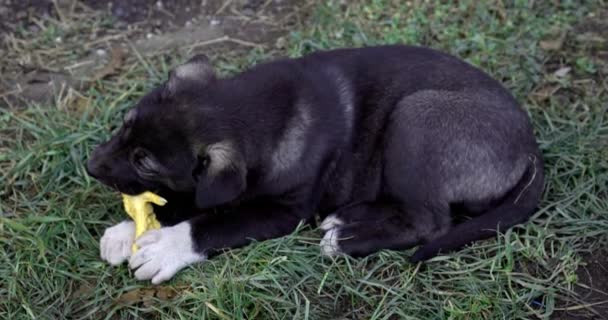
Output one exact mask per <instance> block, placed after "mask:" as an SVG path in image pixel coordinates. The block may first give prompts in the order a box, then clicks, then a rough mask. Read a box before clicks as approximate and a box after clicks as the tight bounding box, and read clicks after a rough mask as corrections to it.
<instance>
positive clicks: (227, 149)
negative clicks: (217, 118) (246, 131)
mask: <svg viewBox="0 0 608 320" xmlns="http://www.w3.org/2000/svg"><path fill="white" fill-rule="evenodd" d="M201 160H202V159H201ZM201 160H199V161H201ZM202 161H206V164H205V165H203V166H199V167H200V169H199V170H198V171H199V172H197V173H195V178H196V179H198V181H197V185H196V206H197V207H199V208H201V209H205V208H210V207H214V206H218V205H221V204H224V203H228V202H230V201H232V200H234V199H236V198H237V197H238V196H239V195H240V194H241V193H242V192H243V191H245V188H246V187H247V167H246V164H245V161H244V159H243V157H242V156H241V154H240V153H239V152H237V151H236V150H235V149H234V148H233V147H232V145H231V144H230V143H228V142H220V143H216V144H213V145H211V146H209V147H207V150H206V158H205V159H204V160H202Z"/></svg>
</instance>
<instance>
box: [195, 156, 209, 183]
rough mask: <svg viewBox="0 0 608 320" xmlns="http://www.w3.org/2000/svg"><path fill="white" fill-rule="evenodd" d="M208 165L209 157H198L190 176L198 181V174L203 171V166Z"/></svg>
mask: <svg viewBox="0 0 608 320" xmlns="http://www.w3.org/2000/svg"><path fill="white" fill-rule="evenodd" d="M208 166H209V157H208V156H204V157H198V158H197V161H196V166H195V167H194V171H193V172H192V177H193V178H194V180H196V181H198V176H199V175H200V174H201V173H202V172H203V170H204V169H205V168H207V167H208Z"/></svg>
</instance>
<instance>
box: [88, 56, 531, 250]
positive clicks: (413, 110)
mask: <svg viewBox="0 0 608 320" xmlns="http://www.w3.org/2000/svg"><path fill="white" fill-rule="evenodd" d="M135 110H136V112H135V114H132V115H131V117H133V119H130V120H129V121H128V122H126V123H125V124H124V125H123V128H122V129H121V131H120V132H119V133H118V134H117V135H116V136H114V137H113V138H112V139H111V140H110V141H108V142H107V143H105V144H102V145H101V146H99V147H98V148H97V149H96V150H95V151H94V152H93V154H92V156H91V159H90V161H89V162H88V165H87V168H88V172H89V173H90V174H91V175H92V176H94V177H96V178H98V179H99V180H100V181H102V182H103V183H105V184H107V185H109V186H111V187H114V188H116V189H118V190H120V191H121V192H125V193H131V194H136V193H139V192H142V191H144V190H152V191H155V192H158V193H160V194H161V195H163V196H165V197H166V198H168V200H169V204H168V205H167V206H166V207H163V208H157V213H158V216H159V219H160V220H161V221H162V222H163V223H164V224H166V225H171V224H175V223H178V222H180V221H183V220H187V219H189V222H190V223H191V224H192V237H193V240H194V242H195V244H196V249H197V250H198V251H199V252H201V253H203V252H204V253H207V254H215V253H216V252H219V250H221V249H224V248H234V247H238V246H242V245H245V244H247V243H249V242H250V241H251V239H256V240H264V239H269V238H274V237H280V236H283V235H286V234H288V233H290V232H292V231H293V230H294V228H295V227H296V226H297V224H298V223H299V222H300V221H302V220H304V221H312V217H313V215H314V214H315V213H319V214H320V215H321V217H322V218H324V217H325V216H327V215H329V214H331V213H335V214H336V216H337V217H338V218H339V219H340V220H341V221H342V222H343V224H342V225H341V226H339V227H337V228H339V229H337V230H339V235H340V238H341V240H340V241H339V242H338V244H339V247H340V249H341V251H343V252H345V253H347V254H352V255H355V256H363V255H367V254H370V253H373V252H375V251H377V250H380V249H383V248H388V249H406V248H410V247H413V246H416V245H422V247H421V248H420V249H419V250H418V251H417V252H416V254H415V255H414V256H413V258H412V260H414V261H420V260H426V259H428V258H430V257H433V256H434V255H436V254H437V253H438V252H439V251H449V250H453V249H457V248H459V247H461V246H463V245H465V244H468V243H470V242H471V241H474V240H478V239H483V238H487V237H491V236H493V235H495V234H496V229H497V227H499V226H500V230H504V229H505V228H508V227H511V226H513V225H515V224H517V223H521V222H524V221H525V220H526V219H527V218H528V217H529V216H530V215H531V214H532V213H533V212H534V211H535V209H536V206H537V205H538V201H539V198H540V196H541V192H542V190H543V160H542V156H541V153H540V152H539V149H538V147H537V144H536V141H535V138H534V135H533V131H532V127H531V125H530V121H529V119H528V117H527V114H526V113H525V112H524V111H523V110H522V109H521V108H520V107H519V105H518V103H517V102H516V101H515V99H514V98H513V97H512V96H511V95H510V94H509V93H508V92H507V91H506V90H505V89H504V88H503V87H502V86H501V85H500V84H499V83H498V82H497V81H495V80H493V79H492V78H490V77H489V76H488V75H486V74H485V73H483V72H481V71H480V70H478V69H476V68H474V67H472V66H471V65H469V64H467V63H465V62H463V61H461V60H459V59H457V58H455V57H452V56H450V55H447V54H444V53H440V52H437V51H435V50H431V49H428V48H420V47H411V46H381V47H371V48H363V49H341V50H333V51H327V52H317V53H313V54H310V55H307V56H305V57H302V58H299V59H283V60H278V61H274V62H270V63H265V64H260V65H258V66H255V67H253V68H251V69H250V70H248V71H245V72H243V73H241V74H238V75H236V76H234V77H232V78H227V79H218V78H217V77H216V76H215V74H214V73H213V69H212V68H211V67H210V65H209V63H208V61H207V59H206V58H204V57H200V56H199V57H195V58H193V59H192V60H190V61H189V62H187V63H186V64H184V65H182V66H179V67H178V68H177V69H175V70H174V71H173V72H172V73H171V74H170V78H169V80H168V81H167V83H166V84H164V85H163V86H161V87H159V88H157V89H155V90H153V91H152V92H150V93H149V94H147V95H146V96H145V97H143V99H142V100H141V101H140V102H139V103H138V104H137V106H136V107H135ZM135 148H141V149H143V150H145V152H147V154H148V155H149V157H148V158H146V161H148V164H149V165H148V167H145V166H144V165H143V164H142V160H141V157H140V158H138V160H133V159H132V158H133V156H132V153H133V150H134V149H135ZM139 166H143V168H138V167H139ZM136 168H138V169H136ZM146 170H147V171H146ZM141 171H143V172H145V174H142V173H141ZM150 174H152V175H150ZM455 208H458V210H455ZM456 211H458V213H465V214H466V215H467V216H469V217H471V218H470V219H469V220H466V221H464V222H461V223H456V222H455V220H454V219H456V218H457V217H456Z"/></svg>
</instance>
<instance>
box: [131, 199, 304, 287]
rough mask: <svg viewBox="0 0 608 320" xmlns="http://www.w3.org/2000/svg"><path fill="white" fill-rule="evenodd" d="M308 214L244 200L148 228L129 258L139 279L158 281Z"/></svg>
mask: <svg viewBox="0 0 608 320" xmlns="http://www.w3.org/2000/svg"><path fill="white" fill-rule="evenodd" d="M310 215H312V211H308V212H304V211H303V210H297V209H294V208H293V207H287V206H283V205H277V204H245V205H243V206H242V207H240V208H238V209H236V210H234V211H231V212H223V213H215V214H204V215H200V216H197V217H195V218H192V219H190V220H187V221H184V222H181V223H179V224H177V225H175V226H172V227H166V228H161V229H159V230H151V231H148V232H146V233H145V234H144V235H142V236H141V237H140V238H139V239H137V241H136V244H137V245H138V246H139V247H140V249H139V250H138V251H137V253H135V254H134V255H133V256H132V257H131V259H130V260H129V266H130V267H131V268H132V269H137V270H136V271H135V277H136V278H137V279H139V280H145V279H152V283H154V284H158V283H160V282H163V281H165V280H168V279H170V278H171V277H173V275H175V273H177V272H178V271H179V270H181V269H182V268H184V267H186V266H188V265H190V264H193V263H195V262H202V261H205V260H206V259H207V258H208V257H209V256H212V255H215V254H217V253H219V252H220V251H221V250H222V249H228V248H237V247H241V246H244V245H246V244H248V243H249V242H251V240H252V239H254V240H265V239H270V238H276V237H281V236H284V235H287V234H289V233H291V232H292V231H293V230H294V229H295V228H296V227H297V225H298V223H299V222H300V221H301V220H303V219H307V218H308V217H310Z"/></svg>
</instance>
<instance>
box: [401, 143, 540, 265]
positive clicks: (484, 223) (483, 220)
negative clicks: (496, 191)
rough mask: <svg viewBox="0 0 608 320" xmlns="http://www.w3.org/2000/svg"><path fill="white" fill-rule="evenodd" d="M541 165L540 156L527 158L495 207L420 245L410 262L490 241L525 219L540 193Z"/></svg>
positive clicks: (534, 209) (534, 206) (534, 205)
mask: <svg viewBox="0 0 608 320" xmlns="http://www.w3.org/2000/svg"><path fill="white" fill-rule="evenodd" d="M542 162H543V161H542V158H541V157H540V156H537V155H530V165H529V166H528V168H527V169H526V172H525V173H524V174H523V176H522V178H521V179H520V180H519V182H518V183H517V185H515V187H514V188H513V189H512V190H511V191H509V193H508V194H507V195H506V196H505V197H504V199H503V201H502V202H501V204H500V205H499V206H498V207H496V208H493V209H491V210H489V211H488V212H485V213H483V214H482V215H480V216H477V217H475V218H473V219H471V220H468V221H466V222H463V223H460V224H457V225H455V226H453V227H452V228H451V229H450V230H449V231H448V232H447V233H446V234H444V235H442V236H440V237H438V238H436V239H433V240H431V241H430V242H428V243H426V244H424V245H423V246H422V247H421V248H420V249H418V250H417V251H416V252H415V253H414V255H413V256H412V257H411V258H410V261H412V262H419V261H425V260H428V259H430V258H432V257H434V256H436V255H437V254H438V253H439V252H440V251H443V252H448V251H452V250H456V249H459V248H461V247H463V246H465V245H467V244H470V243H471V242H473V241H476V240H481V239H487V238H491V237H493V236H495V235H496V232H497V231H505V230H507V229H508V228H510V227H512V226H514V225H516V224H519V223H522V222H525V221H526V220H528V218H529V217H530V216H531V215H532V214H534V212H535V211H536V209H537V206H538V201H539V199H540V197H541V195H542V192H543V186H544V174H543V163H542Z"/></svg>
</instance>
